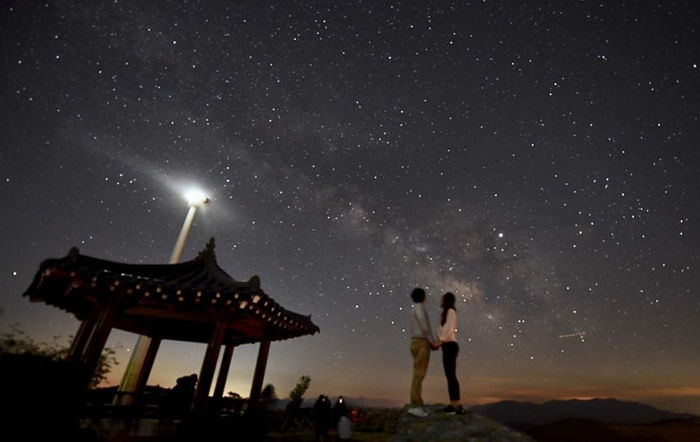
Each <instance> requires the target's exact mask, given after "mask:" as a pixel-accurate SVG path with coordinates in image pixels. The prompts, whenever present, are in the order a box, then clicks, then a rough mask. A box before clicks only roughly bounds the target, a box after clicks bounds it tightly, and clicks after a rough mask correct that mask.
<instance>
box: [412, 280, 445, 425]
mask: <svg viewBox="0 0 700 442" xmlns="http://www.w3.org/2000/svg"><path fill="white" fill-rule="evenodd" d="M411 299H412V300H413V309H412V310H411V318H410V323H409V332H410V334H411V355H412V356H413V379H412V380H411V405H410V406H409V408H408V412H409V413H410V414H412V415H414V416H419V417H425V416H428V414H429V413H428V412H427V411H426V410H425V409H424V408H423V398H422V397H421V393H422V389H423V379H424V378H425V375H426V373H427V372H428V363H429V362H430V351H431V350H435V349H436V348H438V347H439V346H440V341H438V339H437V338H436V337H435V334H434V333H433V329H432V328H431V327H430V321H429V320H428V315H427V314H426V313H425V305H424V304H425V290H423V289H422V288H420V287H417V288H415V289H413V291H412V292H411Z"/></svg>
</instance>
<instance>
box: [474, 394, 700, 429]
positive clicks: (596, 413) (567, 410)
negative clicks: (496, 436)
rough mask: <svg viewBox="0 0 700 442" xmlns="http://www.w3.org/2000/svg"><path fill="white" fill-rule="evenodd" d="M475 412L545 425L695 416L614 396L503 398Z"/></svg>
mask: <svg viewBox="0 0 700 442" xmlns="http://www.w3.org/2000/svg"><path fill="white" fill-rule="evenodd" d="M471 410H472V411H474V412H475V413H478V414H481V415H484V416H486V417H489V418H491V419H493V420H495V421H498V422H501V423H505V424H512V423H524V424H530V425H546V424H550V423H553V422H556V421H560V420H563V419H586V420H595V421H599V422H606V423H617V424H647V423H653V422H659V421H665V420H678V419H680V420H696V419H700V417H698V416H695V415H692V414H687V413H673V412H670V411H664V410H659V409H658V408H655V407H652V406H651V405H646V404H642V403H639V402H626V401H620V400H617V399H590V400H577V399H572V400H568V401H549V402H546V403H544V404H541V405H538V404H533V403H530V402H517V401H502V402H496V403H493V404H486V405H477V406H474V407H472V408H471Z"/></svg>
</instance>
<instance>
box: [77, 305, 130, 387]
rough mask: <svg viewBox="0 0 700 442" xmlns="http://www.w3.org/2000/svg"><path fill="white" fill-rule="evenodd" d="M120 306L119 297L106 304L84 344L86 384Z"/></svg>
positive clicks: (83, 359)
mask: <svg viewBox="0 0 700 442" xmlns="http://www.w3.org/2000/svg"><path fill="white" fill-rule="evenodd" d="M121 304H122V296H121V295H116V296H115V297H114V298H113V299H112V301H111V302H110V303H109V304H107V306H106V308H104V310H102V312H100V315H99V318H98V319H97V324H96V325H95V328H94V330H93V332H92V334H91V335H90V339H89V340H88V342H87V344H86V348H85V352H84V353H83V357H82V362H83V364H85V368H86V370H87V375H88V379H87V381H88V383H89V380H90V378H91V377H92V374H93V373H94V372H95V368H97V361H98V360H99V359H100V355H101V354H102V350H104V347H105V344H106V343H107V338H108V337H109V333H110V332H111V331H112V324H114V319H115V318H116V316H117V314H118V313H119V309H120V308H121Z"/></svg>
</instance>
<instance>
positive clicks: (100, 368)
mask: <svg viewBox="0 0 700 442" xmlns="http://www.w3.org/2000/svg"><path fill="white" fill-rule="evenodd" d="M70 338H71V339H72V337H70ZM69 350H70V346H69V345H68V344H66V343H65V341H63V340H62V339H61V337H60V336H53V337H52V338H51V341H49V342H45V341H35V340H34V339H33V338H31V337H30V336H29V335H27V333H26V332H25V331H24V330H22V329H20V328H19V326H17V325H15V324H13V325H10V331H8V332H5V333H3V334H2V335H1V336H0V353H3V354H31V355H37V356H43V357H45V358H47V359H50V360H53V361H61V360H65V359H66V357H67V356H68V352H69ZM115 355H116V350H114V349H112V348H110V347H105V348H104V350H103V352H102V354H101V355H100V358H99V360H98V361H97V367H96V368H95V372H94V373H93V374H92V379H91V380H90V387H91V388H94V387H97V386H98V385H99V384H100V383H101V382H102V381H105V380H106V379H107V374H109V372H110V371H111V370H112V367H113V366H114V365H118V364H119V362H118V361H117V358H116V356H115Z"/></svg>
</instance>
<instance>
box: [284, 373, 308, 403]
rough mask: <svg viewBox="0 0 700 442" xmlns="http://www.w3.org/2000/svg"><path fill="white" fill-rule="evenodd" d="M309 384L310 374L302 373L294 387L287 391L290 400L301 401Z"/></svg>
mask: <svg viewBox="0 0 700 442" xmlns="http://www.w3.org/2000/svg"><path fill="white" fill-rule="evenodd" d="M309 384H311V376H307V375H303V376H302V377H300V378H299V382H297V385H296V386H295V387H294V389H293V390H292V391H290V392H289V398H290V399H291V400H292V402H298V403H300V404H301V402H302V401H303V400H304V393H306V390H308V389H309Z"/></svg>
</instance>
